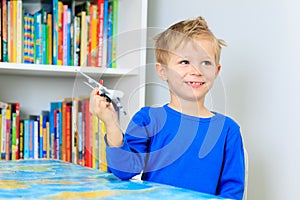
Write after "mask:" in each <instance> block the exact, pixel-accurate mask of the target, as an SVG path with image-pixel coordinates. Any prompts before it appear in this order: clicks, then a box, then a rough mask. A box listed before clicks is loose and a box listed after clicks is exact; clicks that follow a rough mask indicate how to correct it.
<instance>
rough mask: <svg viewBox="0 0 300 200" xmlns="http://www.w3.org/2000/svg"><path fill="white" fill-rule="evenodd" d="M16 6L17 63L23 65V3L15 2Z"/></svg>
mask: <svg viewBox="0 0 300 200" xmlns="http://www.w3.org/2000/svg"><path fill="white" fill-rule="evenodd" d="M14 2H15V4H16V22H17V23H16V25H15V28H16V32H15V33H16V34H15V39H16V55H15V56H16V62H17V63H23V46H22V44H23V38H24V37H23V34H21V33H22V32H23V31H22V28H23V9H22V1H14Z"/></svg>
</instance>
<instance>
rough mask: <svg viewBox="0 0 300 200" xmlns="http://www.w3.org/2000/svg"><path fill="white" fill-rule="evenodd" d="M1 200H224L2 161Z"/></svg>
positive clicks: (70, 167)
mask: <svg viewBox="0 0 300 200" xmlns="http://www.w3.org/2000/svg"><path fill="white" fill-rule="evenodd" d="M0 198H1V199H26V200H27V199H116V200H117V199H122V200H124V199H126V200H127V199H134V200H138V199H143V200H144V199H163V200H167V199H172V200H176V199H178V200H182V199H184V200H188V199H221V198H218V197H216V196H212V195H208V194H204V193H199V192H195V191H191V190H187V189H182V188H177V187H173V186H169V185H163V184H158V183H153V182H148V181H122V180H120V179H118V178H117V177H115V176H114V175H113V174H111V173H107V172H101V171H98V170H95V169H91V168H87V167H83V166H80V165H76V164H73V163H69V162H63V161H59V160H17V161H0Z"/></svg>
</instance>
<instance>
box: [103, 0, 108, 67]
mask: <svg viewBox="0 0 300 200" xmlns="http://www.w3.org/2000/svg"><path fill="white" fill-rule="evenodd" d="M108 1H109V0H104V4H103V46H102V66H103V67H107V45H108V10H109V3H108Z"/></svg>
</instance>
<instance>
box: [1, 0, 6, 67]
mask: <svg viewBox="0 0 300 200" xmlns="http://www.w3.org/2000/svg"><path fill="white" fill-rule="evenodd" d="M1 6H2V10H1V15H2V17H1V19H2V23H1V35H2V52H1V53H2V62H8V36H7V35H8V33H7V31H8V30H7V0H2V4H1Z"/></svg>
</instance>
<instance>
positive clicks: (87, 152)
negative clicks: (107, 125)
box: [83, 99, 93, 167]
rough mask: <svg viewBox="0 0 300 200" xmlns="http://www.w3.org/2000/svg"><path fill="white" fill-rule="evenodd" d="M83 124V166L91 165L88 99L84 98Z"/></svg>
mask: <svg viewBox="0 0 300 200" xmlns="http://www.w3.org/2000/svg"><path fill="white" fill-rule="evenodd" d="M83 104H84V119H83V120H84V124H85V131H84V132H85V141H84V146H85V166H86V167H92V164H93V159H92V158H93V154H92V144H91V143H92V133H91V127H92V126H91V114H90V111H89V105H90V104H89V99H86V100H84V102H83Z"/></svg>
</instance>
